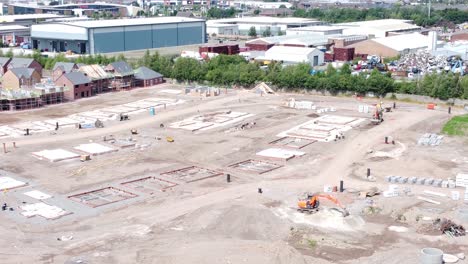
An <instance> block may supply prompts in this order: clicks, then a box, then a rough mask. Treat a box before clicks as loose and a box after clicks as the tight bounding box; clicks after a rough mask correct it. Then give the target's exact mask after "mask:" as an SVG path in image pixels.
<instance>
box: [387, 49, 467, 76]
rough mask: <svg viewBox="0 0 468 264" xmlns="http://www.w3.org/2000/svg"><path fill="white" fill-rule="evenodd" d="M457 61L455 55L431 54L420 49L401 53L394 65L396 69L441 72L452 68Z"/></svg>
mask: <svg viewBox="0 0 468 264" xmlns="http://www.w3.org/2000/svg"><path fill="white" fill-rule="evenodd" d="M457 61H458V58H456V57H447V56H443V55H438V56H433V55H431V54H430V53H429V52H428V51H426V50H420V51H418V52H414V53H408V54H406V55H403V56H402V57H401V58H400V60H399V61H398V62H396V63H395V64H394V66H396V67H397V70H400V71H408V72H412V73H421V74H426V73H441V72H442V71H450V70H452V69H453V67H454V66H455V65H456V63H457Z"/></svg>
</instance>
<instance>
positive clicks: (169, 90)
mask: <svg viewBox="0 0 468 264" xmlns="http://www.w3.org/2000/svg"><path fill="white" fill-rule="evenodd" d="M158 93H165V94H181V93H182V91H180V90H172V89H164V90H161V91H158Z"/></svg>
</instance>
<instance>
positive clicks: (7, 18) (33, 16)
mask: <svg viewBox="0 0 468 264" xmlns="http://www.w3.org/2000/svg"><path fill="white" fill-rule="evenodd" d="M58 17H64V16H63V15H56V14H26V15H5V16H0V22H13V21H17V20H28V19H46V18H58Z"/></svg>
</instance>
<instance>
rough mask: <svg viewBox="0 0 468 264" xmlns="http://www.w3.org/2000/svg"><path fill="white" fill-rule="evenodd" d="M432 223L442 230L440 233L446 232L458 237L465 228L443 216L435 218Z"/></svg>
mask: <svg viewBox="0 0 468 264" xmlns="http://www.w3.org/2000/svg"><path fill="white" fill-rule="evenodd" d="M433 224H434V227H436V228H437V229H438V230H440V231H442V234H446V235H448V236H450V237H459V236H464V235H465V234H466V231H465V228H464V227H463V226H462V225H457V224H455V223H454V222H452V221H451V220H448V219H445V218H442V219H440V218H437V219H436V220H435V221H434V223H433Z"/></svg>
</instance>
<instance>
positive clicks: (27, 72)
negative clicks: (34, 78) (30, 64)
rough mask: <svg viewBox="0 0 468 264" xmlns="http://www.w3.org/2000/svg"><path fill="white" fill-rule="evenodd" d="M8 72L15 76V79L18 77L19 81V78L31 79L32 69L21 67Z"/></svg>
mask: <svg viewBox="0 0 468 264" xmlns="http://www.w3.org/2000/svg"><path fill="white" fill-rule="evenodd" d="M10 71H11V73H13V74H14V75H16V77H18V79H19V78H21V77H24V78H31V75H32V73H33V72H34V69H32V68H26V67H21V68H11V69H10Z"/></svg>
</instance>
